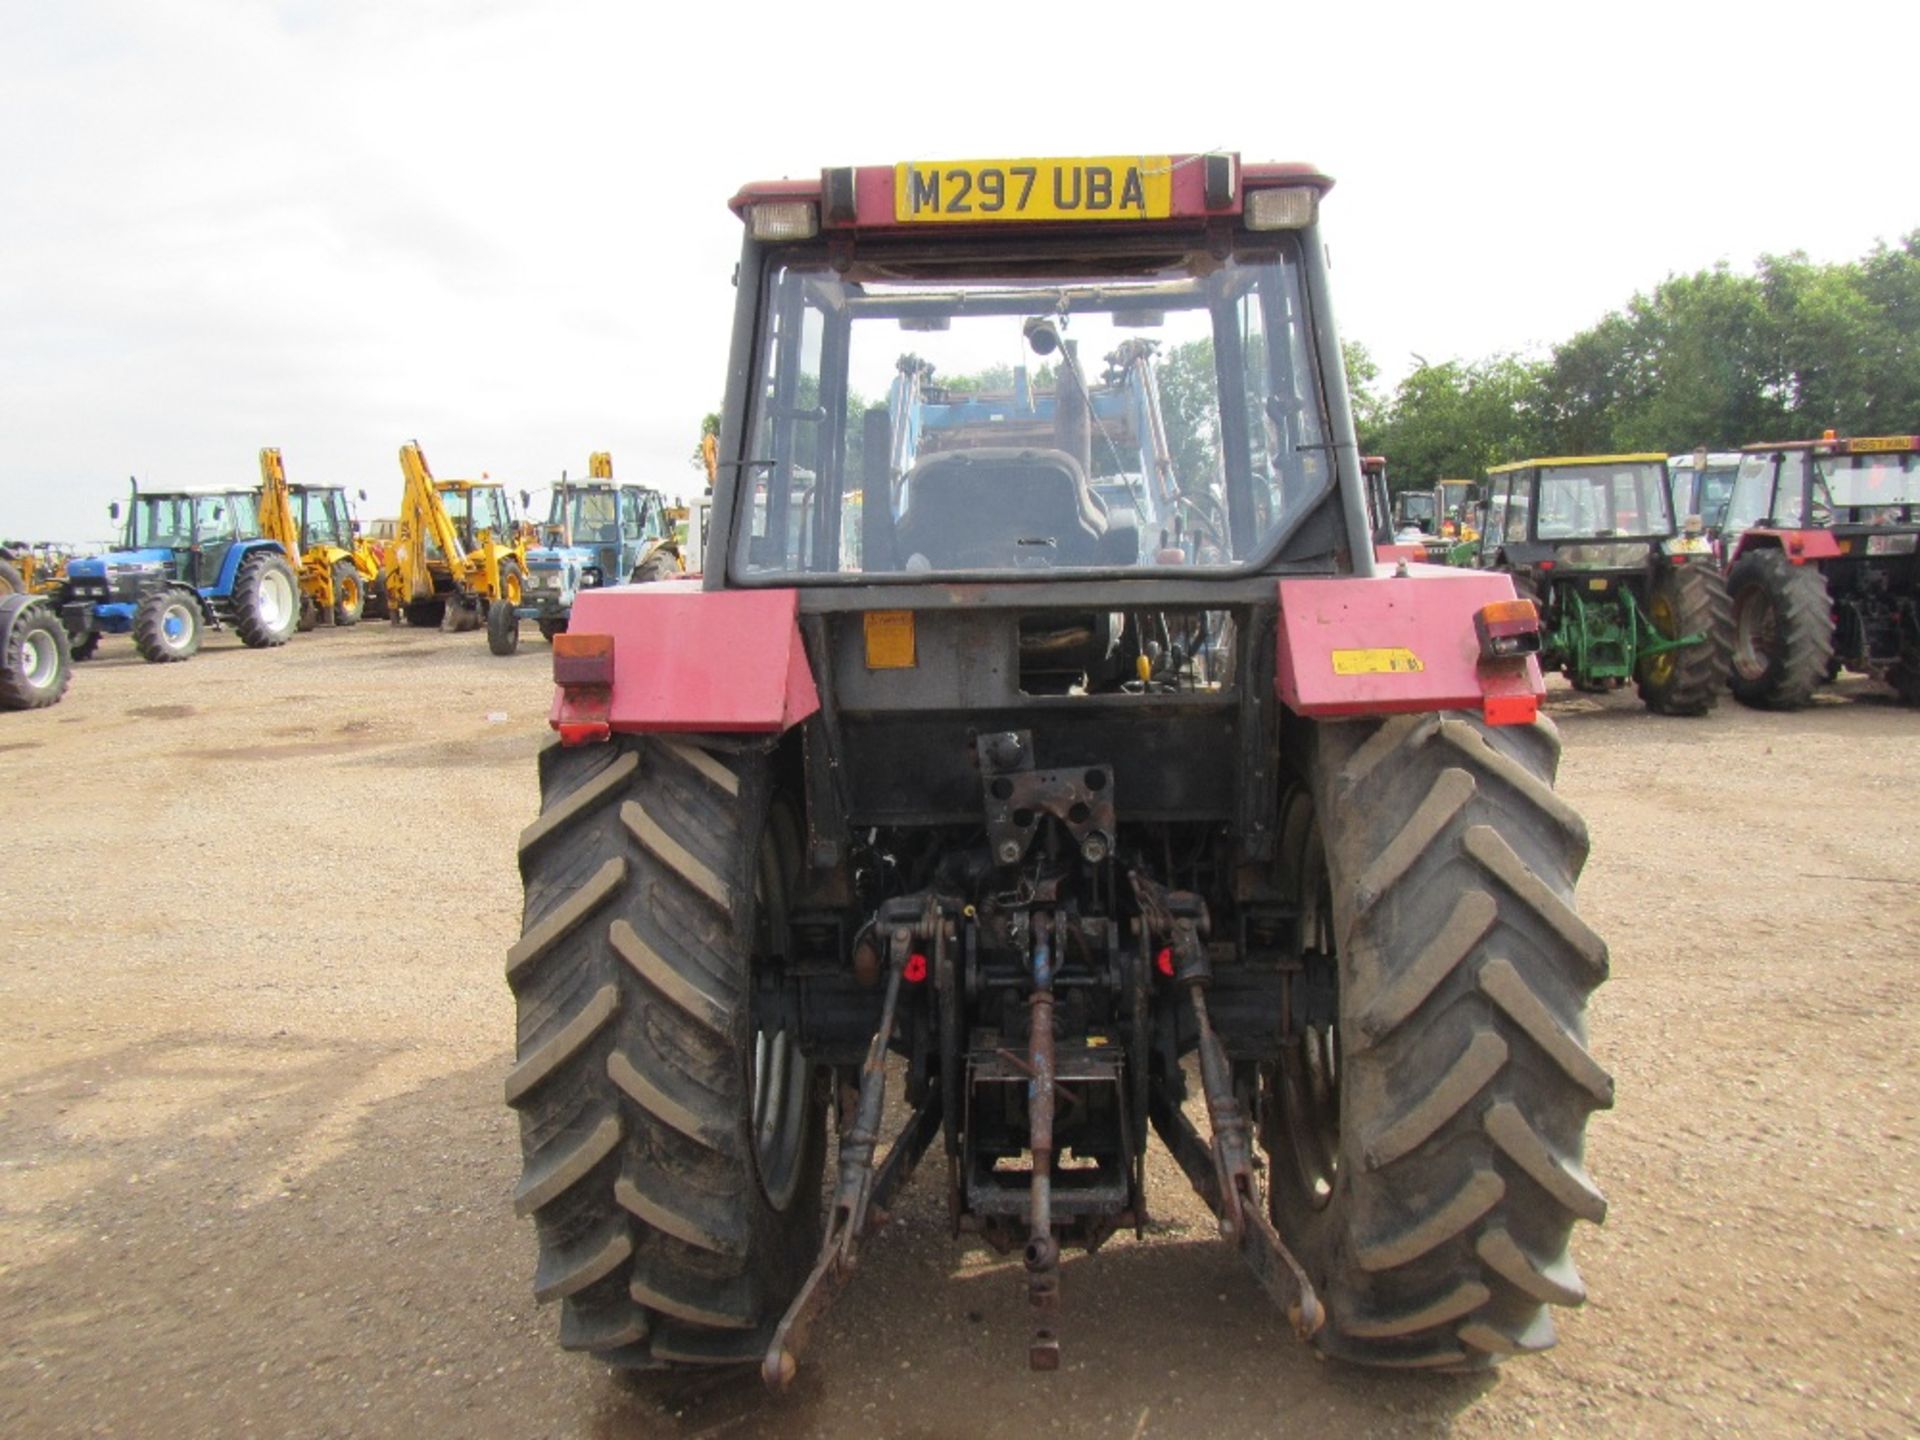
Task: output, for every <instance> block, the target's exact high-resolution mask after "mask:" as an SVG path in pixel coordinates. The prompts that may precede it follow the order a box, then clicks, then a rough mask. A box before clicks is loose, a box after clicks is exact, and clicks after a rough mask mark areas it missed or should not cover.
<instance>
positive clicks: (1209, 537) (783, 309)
mask: <svg viewBox="0 0 1920 1440" xmlns="http://www.w3.org/2000/svg"><path fill="white" fill-rule="evenodd" d="M1290 243H1291V237H1288V239H1287V240H1286V241H1285V242H1282V243H1281V244H1280V246H1279V248H1276V249H1274V250H1272V251H1269V252H1266V253H1264V254H1260V255H1257V256H1236V257H1234V258H1230V259H1227V260H1217V259H1214V258H1212V257H1208V256H1201V257H1194V258H1192V259H1190V260H1188V261H1186V262H1184V263H1182V264H1179V265H1171V266H1168V267H1167V268H1164V269H1158V270H1155V269H1143V268H1141V267H1138V266H1132V267H1129V268H1126V269H1124V270H1117V271H1116V273H1115V274H1114V275H1112V276H1111V277H1101V278H1098V279H1097V280H1089V279H1087V278H1086V276H1085V274H1084V273H1082V272H1077V273H1076V275H1075V277H1074V278H1072V279H1065V278H1028V277H1026V276H1024V275H1022V276H1019V277H1017V278H1005V277H1003V276H999V275H993V276H991V277H990V278H981V279H977V280H976V279H971V278H959V279H956V278H954V273H953V271H952V270H951V269H949V270H947V271H944V272H942V273H941V274H940V275H939V276H938V278H928V279H926V280H919V279H916V278H914V276H913V272H911V271H907V270H902V269H901V268H900V267H891V268H889V267H883V266H878V265H875V266H872V267H862V266H860V265H856V266H855V267H854V268H852V269H851V270H849V271H847V272H845V273H844V274H842V273H836V272H835V271H833V270H830V269H828V268H826V267H824V266H818V267H816V266H812V265H808V266H799V265H792V266H786V267H775V268H774V269H773V270H772V271H771V272H770V276H769V280H768V286H769V289H768V295H767V305H766V310H765V313H766V315H767V317H768V320H767V321H766V323H765V325H764V330H765V333H764V334H763V336H762V337H761V350H760V356H759V359H758V371H757V374H758V383H757V386H756V403H755V412H754V414H753V416H752V420H751V430H750V432H749V433H750V436H751V439H750V441H749V444H750V445H751V446H752V448H751V450H750V451H749V456H750V458H749V459H748V461H747V463H746V466H745V468H744V471H743V474H742V484H741V486H740V491H739V494H740V501H739V503H740V505H741V507H742V513H741V515H740V523H739V525H738V528H737V532H736V533H738V535H739V536H740V540H739V548H738V549H737V551H736V553H735V559H734V563H735V565H736V567H738V568H739V569H742V570H744V571H746V572H748V573H754V574H764V575H777V574H793V573H804V574H810V575H814V576H845V577H856V576H869V575H876V574H901V573H904V574H916V573H929V572H932V573H947V574H953V573H976V574H977V573H990V574H998V573H1007V572H1030V571H1040V570H1056V569H1113V568H1131V567H1141V566H1152V565H1184V566H1202V567H1232V566H1238V565H1242V564H1246V563H1248V562H1251V561H1255V560H1257V559H1259V558H1260V557H1262V556H1263V555H1264V554H1266V553H1267V552H1268V551H1269V550H1271V549H1272V548H1273V547H1274V545H1275V544H1276V543H1277V541H1278V539H1279V537H1280V536H1281V535H1282V533H1283V532H1284V531H1285V530H1286V529H1287V528H1288V527H1289V526H1290V525H1291V524H1292V523H1294V522H1295V521H1297V520H1298V519H1299V518H1301V517H1302V516H1304V515H1305V514H1306V513H1307V512H1308V510H1309V509H1311V507H1312V506H1313V504H1314V502H1315V501H1317V500H1318V499H1319V498H1320V497H1321V496H1322V495H1323V494H1324V493H1325V491H1326V488H1327V486H1328V484H1329V482H1330V480H1331V476H1332V464H1331V452H1330V450H1329V448H1328V445H1327V439H1328V429H1329V427H1328V423H1327V420H1326V413H1325V407H1324V404H1323V401H1322V398H1321V393H1320V382H1319V376H1318V373H1317V371H1316V369H1315V364H1314V360H1313V350H1312V347H1311V340H1310V332H1309V329H1308V323H1307V317H1306V311H1305V301H1304V297H1303V287H1302V284H1301V278H1300V265H1299V260H1298V257H1297V254H1296V253H1295V252H1294V251H1293V250H1292V249H1291V248H1288V246H1289V245H1290ZM982 268H983V269H984V268H985V267H984V266H983V267H982Z"/></svg>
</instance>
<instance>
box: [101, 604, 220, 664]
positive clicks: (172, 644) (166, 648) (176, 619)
mask: <svg viewBox="0 0 1920 1440" xmlns="http://www.w3.org/2000/svg"><path fill="white" fill-rule="evenodd" d="M202 620H203V617H202V616H201V614H200V597H199V596H198V595H195V594H194V593H193V592H192V591H191V590H183V589H181V588H179V587H177V586H167V587H165V588H164V589H160V590H149V591H148V592H147V593H146V594H144V595H142V596H141V597H140V603H139V604H138V605H136V606H135V607H134V611H133V648H134V649H136V650H138V651H139V652H140V658H141V659H142V660H146V661H149V662H151V663H152V664H155V665H170V664H173V663H174V662H176V661H180V660H191V659H192V658H193V657H194V656H195V655H196V654H198V653H199V651H200V636H201V632H202V629H203V624H202ZM89 653H91V652H89Z"/></svg>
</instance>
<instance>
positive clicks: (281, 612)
mask: <svg viewBox="0 0 1920 1440" xmlns="http://www.w3.org/2000/svg"><path fill="white" fill-rule="evenodd" d="M257 593H258V596H259V598H258V599H257V600H256V601H255V603H254V613H255V614H256V615H258V616H259V617H260V623H261V624H263V625H265V626H266V627H267V628H268V629H269V630H278V629H280V628H281V627H282V626H284V625H285V624H286V623H287V621H288V620H289V619H290V618H292V616H293V613H294V610H293V607H294V599H293V586H292V584H291V583H290V582H289V581H288V580H287V577H286V576H285V575H282V574H281V573H280V572H279V571H278V570H269V571H268V572H267V573H266V574H264V575H262V576H261V577H260V589H259V591H258V592H257Z"/></svg>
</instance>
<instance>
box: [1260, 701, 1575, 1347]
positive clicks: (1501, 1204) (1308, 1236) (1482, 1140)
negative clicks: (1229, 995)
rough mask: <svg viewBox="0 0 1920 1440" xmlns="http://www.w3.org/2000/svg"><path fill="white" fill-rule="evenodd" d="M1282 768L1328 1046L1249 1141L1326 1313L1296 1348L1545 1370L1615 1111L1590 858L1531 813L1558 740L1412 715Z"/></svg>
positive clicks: (1312, 744)
mask: <svg viewBox="0 0 1920 1440" xmlns="http://www.w3.org/2000/svg"><path fill="white" fill-rule="evenodd" d="M1301 749H1302V751H1303V752H1304V753H1301V754H1299V755H1298V756H1296V758H1295V762H1294V763H1295V767H1296V773H1297V776H1298V779H1297V783H1296V784H1295V786H1294V788H1293V789H1291V790H1290V791H1289V792H1288V795H1287V799H1286V803H1285V806H1284V808H1283V814H1282V828H1283V845H1282V849H1283V851H1285V852H1286V854H1287V855H1289V856H1291V857H1292V858H1293V860H1294V861H1295V863H1296V866H1297V871H1298V879H1297V881H1296V890H1297V892H1298V899H1299V900H1300V902H1301V904H1302V909H1303V924H1304V925H1305V927H1306V928H1305V931H1304V934H1305V935H1306V937H1307V952H1308V953H1307V957H1306V958H1307V972H1306V975H1305V977H1303V981H1304V983H1303V986H1302V990H1301V993H1302V994H1303V995H1304V996H1311V995H1313V994H1314V993H1315V990H1316V986H1317V987H1318V992H1319V993H1320V994H1321V995H1323V996H1325V997H1326V1000H1325V1001H1324V1002H1323V1004H1324V1005H1325V1006H1326V1014H1325V1018H1326V1019H1327V1020H1328V1021H1329V1022H1332V1021H1333V1019H1334V1017H1335V1016H1337V1026H1336V1025H1334V1024H1332V1023H1329V1025H1328V1026H1327V1029H1328V1030H1329V1031H1330V1034H1329V1035H1328V1036H1327V1037H1325V1038H1322V1039H1320V1040H1319V1041H1318V1042H1317V1043H1316V1042H1313V1041H1312V1040H1311V1039H1310V1040H1309V1041H1308V1042H1306V1043H1311V1044H1314V1047H1315V1050H1316V1051H1317V1053H1316V1054H1313V1055H1308V1056H1301V1055H1298V1054H1294V1055H1291V1056H1288V1055H1283V1057H1282V1059H1281V1061H1280V1063H1279V1064H1277V1065H1276V1066H1273V1067H1269V1069H1268V1071H1267V1073H1266V1074H1265V1075H1264V1076H1263V1080H1262V1115H1261V1120H1262V1134H1263V1137H1264V1138H1265V1139H1266V1143H1267V1146H1268V1148H1269V1151H1270V1153H1271V1161H1272V1163H1271V1168H1270V1174H1271V1177H1272V1179H1271V1191H1270V1198H1271V1204H1272V1209H1273V1214H1274V1221H1275V1224H1276V1226H1277V1227H1278V1228H1279V1230H1280V1232H1281V1234H1282V1236H1283V1237H1284V1238H1285V1239H1286V1240H1287V1241H1288V1243H1289V1245H1290V1246H1292V1247H1293V1248H1294V1250H1295V1253H1297V1254H1298V1255H1299V1256H1300V1257H1301V1259H1302V1261H1303V1263H1304V1264H1305V1265H1306V1267H1307V1270H1308V1272H1309V1274H1310V1275H1311V1276H1312V1278H1313V1280H1314V1283H1315V1285H1316V1286H1317V1287H1318V1288H1319V1290H1320V1295H1321V1298H1322V1299H1323V1300H1324V1301H1325V1302H1326V1306H1327V1310H1328V1321H1327V1324H1326V1326H1325V1327H1324V1329H1322V1331H1321V1332H1320V1334H1319V1335H1318V1336H1317V1337H1316V1343H1317V1344H1318V1345H1319V1346H1320V1347H1321V1348H1322V1349H1323V1350H1325V1351H1327V1352H1329V1353H1330V1354H1333V1355H1336V1356H1339V1357H1341V1358H1343V1359H1347V1360H1351V1361H1356V1362H1360V1363H1363V1364H1369V1365H1385V1366H1411V1367H1437V1368H1453V1369H1474V1368H1480V1367H1483V1366H1485V1365H1489V1364H1492V1363H1494V1362H1495V1361H1496V1360H1498V1359H1499V1358H1500V1357H1501V1356H1503V1355H1507V1354H1514V1353H1519V1352H1523V1351H1531V1350H1539V1349H1544V1348H1546V1347H1547V1346H1549V1345H1551V1344H1552V1343H1553V1339H1554V1330H1553V1322H1552V1319H1551V1317H1550V1315H1549V1313H1548V1309H1547V1307H1548V1306H1551V1305H1574V1304H1578V1303H1580V1302H1581V1300H1583V1299H1584V1298H1585V1293H1586V1292H1585V1287H1584V1286H1583V1284H1582V1282H1581V1280H1580V1277H1579V1274H1578V1272H1577V1271H1576V1270H1575V1269H1574V1265H1573V1261H1572V1258H1571V1256H1570V1255H1569V1253H1568V1237H1569V1233H1570V1232H1571V1230H1572V1228H1573V1223H1574V1221H1575V1220H1582V1219H1583V1220H1588V1221H1591V1222H1593V1223H1596V1224H1597V1223H1599V1222H1600V1221H1601V1220H1602V1219H1603V1218H1604V1217H1605V1215H1606V1208H1607V1207H1606V1201H1605V1199H1604V1198H1602V1196H1601V1194H1600V1192H1599V1190H1598V1189H1597V1188H1596V1187H1595V1186H1594V1183H1593V1181H1592V1180H1591V1179H1589V1178H1588V1176H1587V1173H1586V1171H1585V1169H1584V1168H1583V1165H1582V1153H1583V1146H1584V1136H1585V1129H1586V1123H1587V1118H1588V1116H1589V1115H1590V1114H1591V1113H1592V1112H1593V1111H1594V1110H1596V1109H1601V1108H1605V1107H1606V1106H1608V1105H1610V1104H1611V1103H1612V1098H1613V1081H1612V1079H1611V1078H1610V1077H1609V1076H1608V1075H1607V1073H1606V1072H1605V1071H1604V1070H1602V1069H1601V1068H1600V1066H1599V1065H1598V1064H1597V1063H1596V1062H1595V1061H1594V1059H1593V1057H1592V1056H1591V1055H1590V1054H1589V1053H1588V1050H1587V1045H1586V1024H1585V1018H1584V1014H1585V1009H1586V1000H1587V996H1588V994H1589V993H1590V992H1591V991H1592V990H1593V988H1594V987H1595V986H1597V985H1598V984H1599V983H1600V982H1601V981H1602V980H1603V979H1604V978H1605V976H1606V973H1607V947H1606V945H1605V943H1604V942H1603V941H1601V940H1600V938H1599V937H1598V936H1597V935H1595V934H1594V932H1593V931H1592V930H1591V929H1589V928H1588V926H1587V924H1586V922H1584V921H1583V920H1581V918H1580V917H1579V915H1578V914H1577V913H1575V910H1574V908H1573V884H1574V880H1575V878H1576V877H1577V876H1578V874H1579V872H1580V869H1581V867H1582V865H1583V864H1584V863H1585V860H1586V855H1587V833H1586V828H1585V826H1584V825H1583V824H1582V823H1581V821H1580V819H1579V818H1578V816H1576V815H1575V814H1574V813H1573V811H1572V810H1571V809H1570V808H1569V807H1568V806H1567V805H1566V804H1565V803H1564V802H1563V801H1561V800H1560V799H1559V798H1558V797H1557V796H1555V795H1554V793H1553V790H1552V788H1551V782H1552V779H1553V775H1554V771H1555V768H1556V766H1557V763H1558V759H1559V749H1560V745H1559V739H1558V736H1557V734H1556V733H1555V731H1554V730H1553V728H1552V727H1551V725H1550V724H1548V723H1547V722H1545V721H1539V722H1536V723H1535V724H1534V725H1531V726H1519V727H1501V728H1490V727H1487V726H1485V725H1483V724H1481V723H1480V721H1479V720H1478V719H1475V718H1469V717H1467V716H1464V715H1454V714H1450V715H1425V716H1406V717H1400V718H1395V719H1391V720H1387V721H1385V722H1384V723H1383V722H1377V721H1357V722H1350V723H1341V724H1329V725H1323V726H1319V727H1317V729H1316V731H1315V733H1314V734H1313V735H1312V736H1311V737H1309V738H1308V739H1307V740H1306V741H1305V742H1304V744H1303V745H1302V747H1301ZM1329 992H1332V993H1329ZM1309 1018H1311V1017H1310V1016H1309ZM1308 1034H1309V1036H1310V1037H1311V1035H1312V1031H1311V1030H1310V1029H1309V1031H1308ZM1290 1061H1291V1064H1290ZM1289 1074H1292V1075H1293V1076H1295V1077H1300V1076H1304V1077H1306V1080H1307V1082H1308V1083H1306V1084H1302V1083H1300V1081H1299V1080H1298V1079H1297V1078H1296V1079H1295V1080H1294V1081H1292V1082H1290V1081H1289V1079H1288V1077H1289ZM1316 1077H1317V1078H1316Z"/></svg>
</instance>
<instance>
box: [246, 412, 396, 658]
mask: <svg viewBox="0 0 1920 1440" xmlns="http://www.w3.org/2000/svg"><path fill="white" fill-rule="evenodd" d="M260 533H261V534H263V535H265V536H266V537H267V538H268V539H270V540H277V541H279V542H280V544H281V546H282V547H283V548H284V549H285V550H286V552H287V558H288V560H289V561H291V562H292V564H293V567H294V570H295V571H296V572H297V573H298V574H299V576H300V629H302V630H311V629H313V627H314V626H315V625H317V624H320V623H322V622H325V623H328V624H333V625H358V624H359V623H360V617H361V616H362V615H363V614H365V613H367V610H368V608H369V606H370V605H374V601H373V589H374V585H375V582H376V581H377V580H378V579H379V575H380V563H379V560H378V559H377V558H376V556H375V555H374V553H373V551H372V550H370V549H369V548H367V547H366V546H364V545H362V544H361V543H360V542H359V541H358V540H357V539H356V537H355V536H354V533H353V521H352V519H351V517H350V516H349V515H348V513H347V492H346V490H345V489H344V488H343V487H341V486H339V485H289V484H288V483H287V472H286V467H285V466H284V465H283V464H282V463H281V460H280V452H279V451H278V450H276V449H272V448H268V449H265V450H262V451H261V452H260ZM375 613H379V607H378V606H375Z"/></svg>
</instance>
